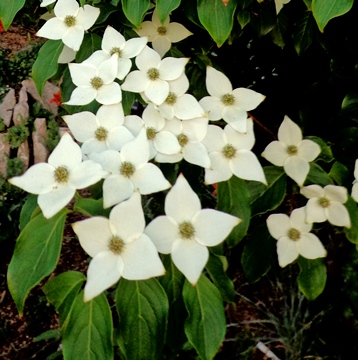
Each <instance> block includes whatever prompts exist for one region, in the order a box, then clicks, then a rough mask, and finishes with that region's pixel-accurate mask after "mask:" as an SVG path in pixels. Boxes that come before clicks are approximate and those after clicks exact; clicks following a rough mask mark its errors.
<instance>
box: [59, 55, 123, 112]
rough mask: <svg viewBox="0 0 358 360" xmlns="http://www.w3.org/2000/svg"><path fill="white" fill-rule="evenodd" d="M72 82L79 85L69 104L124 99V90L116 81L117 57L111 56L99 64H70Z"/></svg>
mask: <svg viewBox="0 0 358 360" xmlns="http://www.w3.org/2000/svg"><path fill="white" fill-rule="evenodd" d="M68 67H69V69H70V74H71V78H72V82H73V83H74V84H75V85H76V86H77V87H76V88H75V89H74V90H73V92H72V94H71V98H70V100H68V101H67V102H65V103H64V104H67V105H86V104H89V103H90V102H92V101H93V100H96V101H98V102H99V103H100V104H103V105H112V104H117V103H119V102H120V101H121V100H122V91H121V87H120V86H119V84H118V83H116V82H114V79H115V78H116V75H117V59H116V58H115V57H110V58H109V59H108V60H104V61H103V62H101V63H100V64H99V65H98V66H96V65H94V64H93V63H91V62H83V63H80V64H73V63H70V64H68Z"/></svg>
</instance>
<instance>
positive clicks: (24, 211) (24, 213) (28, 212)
mask: <svg viewBox="0 0 358 360" xmlns="http://www.w3.org/2000/svg"><path fill="white" fill-rule="evenodd" d="M37 207H38V205H37V195H34V194H28V195H27V199H26V201H25V204H24V205H23V206H22V208H21V212H20V230H21V231H22V230H23V229H24V227H25V226H26V225H27V224H28V223H29V222H30V220H31V218H32V214H33V212H34V210H35V209H36V208H37Z"/></svg>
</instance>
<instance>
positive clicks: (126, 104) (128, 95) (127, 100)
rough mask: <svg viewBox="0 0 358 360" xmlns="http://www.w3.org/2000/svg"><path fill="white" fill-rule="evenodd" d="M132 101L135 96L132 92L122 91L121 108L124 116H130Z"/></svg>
mask: <svg viewBox="0 0 358 360" xmlns="http://www.w3.org/2000/svg"><path fill="white" fill-rule="evenodd" d="M134 101H135V95H134V93H133V92H129V91H124V90H122V106H123V112H124V115H131V112H132V106H133V104H134Z"/></svg>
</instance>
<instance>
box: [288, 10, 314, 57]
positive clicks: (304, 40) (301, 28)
mask: <svg viewBox="0 0 358 360" xmlns="http://www.w3.org/2000/svg"><path fill="white" fill-rule="evenodd" d="M315 29H317V25H316V23H315V21H314V18H313V15H312V12H311V11H305V12H304V13H303V14H302V15H301V18H300V19H299V20H298V21H297V22H296V24H295V27H294V32H293V43H294V45H295V49H296V52H297V54H298V55H301V54H302V53H303V52H304V51H306V50H307V49H308V48H309V46H310V45H311V44H312V41H313V35H314V31H315Z"/></svg>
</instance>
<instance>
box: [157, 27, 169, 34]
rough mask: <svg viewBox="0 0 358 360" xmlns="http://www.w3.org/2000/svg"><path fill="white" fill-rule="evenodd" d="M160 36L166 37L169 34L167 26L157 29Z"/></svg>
mask: <svg viewBox="0 0 358 360" xmlns="http://www.w3.org/2000/svg"><path fill="white" fill-rule="evenodd" d="M157 33H158V35H162V36H164V35H165V34H166V33H167V28H166V27H165V26H159V27H158V29H157Z"/></svg>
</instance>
